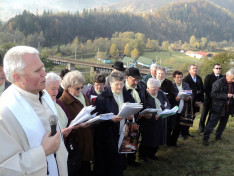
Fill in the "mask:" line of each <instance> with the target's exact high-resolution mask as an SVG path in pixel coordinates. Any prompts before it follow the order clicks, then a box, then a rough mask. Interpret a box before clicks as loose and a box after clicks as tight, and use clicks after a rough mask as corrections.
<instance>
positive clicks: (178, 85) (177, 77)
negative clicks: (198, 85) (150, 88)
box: [168, 70, 191, 147]
mask: <svg viewBox="0 0 234 176" xmlns="http://www.w3.org/2000/svg"><path fill="white" fill-rule="evenodd" d="M182 78H183V73H182V72H180V71H177V70H176V71H174V73H173V79H174V83H173V86H174V92H175V96H176V98H175V100H176V105H177V106H179V104H180V101H184V104H185V105H184V106H183V108H182V110H181V111H180V112H178V113H177V114H176V118H175V119H176V126H175V129H174V130H173V133H172V136H171V141H170V143H169V144H168V145H169V146H174V147H176V146H177V140H178V137H179V134H180V132H181V135H182V136H185V137H186V134H187V133H186V132H187V129H188V125H187V124H182V125H180V117H181V114H184V111H186V104H189V102H190V101H191V99H190V97H185V98H184V99H183V98H182V97H181V96H180V95H178V94H179V92H180V91H182V90H191V88H190V87H189V85H188V84H187V83H185V82H182ZM187 107H188V109H187V112H191V106H187ZM190 117H191V116H190ZM186 118H187V117H186Z"/></svg>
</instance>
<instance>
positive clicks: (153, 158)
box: [149, 156, 158, 161]
mask: <svg viewBox="0 0 234 176" xmlns="http://www.w3.org/2000/svg"><path fill="white" fill-rule="evenodd" d="M149 159H151V160H154V161H156V160H158V157H157V156H149Z"/></svg>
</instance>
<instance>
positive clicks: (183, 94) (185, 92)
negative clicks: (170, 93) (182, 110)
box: [177, 90, 192, 99]
mask: <svg viewBox="0 0 234 176" xmlns="http://www.w3.org/2000/svg"><path fill="white" fill-rule="evenodd" d="M190 95H192V90H181V91H180V92H179V93H178V95H177V96H180V97H181V99H184V98H185V97H188V96H190Z"/></svg>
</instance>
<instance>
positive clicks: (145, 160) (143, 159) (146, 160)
mask: <svg viewBox="0 0 234 176" xmlns="http://www.w3.org/2000/svg"><path fill="white" fill-rule="evenodd" d="M140 161H141V162H143V163H147V162H148V159H147V158H140Z"/></svg>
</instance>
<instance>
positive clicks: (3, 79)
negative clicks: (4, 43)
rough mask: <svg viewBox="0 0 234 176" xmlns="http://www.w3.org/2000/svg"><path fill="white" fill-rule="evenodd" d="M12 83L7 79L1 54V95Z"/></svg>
mask: <svg viewBox="0 0 234 176" xmlns="http://www.w3.org/2000/svg"><path fill="white" fill-rule="evenodd" d="M10 85H11V83H9V82H8V81H7V80H6V77H5V73H4V70H3V58H2V56H1V55H0V96H1V94H2V93H3V92H4V90H6V89H7V88H8V87H9V86H10Z"/></svg>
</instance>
